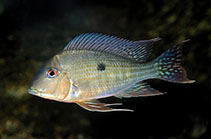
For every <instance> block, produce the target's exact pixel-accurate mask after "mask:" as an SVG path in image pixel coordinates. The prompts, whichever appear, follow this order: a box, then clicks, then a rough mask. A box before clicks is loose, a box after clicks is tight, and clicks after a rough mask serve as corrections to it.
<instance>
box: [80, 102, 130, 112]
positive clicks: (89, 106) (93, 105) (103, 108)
mask: <svg viewBox="0 0 211 139" xmlns="http://www.w3.org/2000/svg"><path fill="white" fill-rule="evenodd" d="M77 104H78V105H79V106H81V107H83V108H84V109H86V110H89V111H97V112H111V111H130V112H133V110H130V109H116V108H111V107H109V106H114V105H122V103H113V104H106V103H102V102H100V101H98V100H89V101H81V102H77Z"/></svg>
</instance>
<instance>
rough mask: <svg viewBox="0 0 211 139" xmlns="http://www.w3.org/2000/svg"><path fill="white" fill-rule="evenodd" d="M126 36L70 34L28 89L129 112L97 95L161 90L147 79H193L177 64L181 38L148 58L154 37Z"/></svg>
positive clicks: (85, 105)
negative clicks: (130, 38) (72, 37)
mask: <svg viewBox="0 0 211 139" xmlns="http://www.w3.org/2000/svg"><path fill="white" fill-rule="evenodd" d="M159 40H161V38H154V39H151V40H141V41H130V40H126V39H122V38H118V37H114V36H109V35H103V34H96V33H86V34H81V35H80V36H77V37H75V38H74V39H73V40H71V41H70V42H69V43H68V44H67V46H66V47H65V48H64V50H62V51H61V52H59V53H58V54H56V55H55V56H54V57H52V58H51V59H50V60H49V61H47V62H46V63H45V64H44V65H43V66H42V67H41V68H40V70H39V71H38V73H37V75H36V76H35V77H34V79H33V81H32V83H31V85H30V87H29V93H30V94H33V95H36V96H40V97H43V98H46V99H52V100H56V101H60V102H66V103H77V104H78V105H80V106H81V107H83V108H85V109H87V110H90V111H100V112H109V111H132V110H129V109H116V108H111V107H109V106H113V105H121V103H113V104H106V103H102V102H100V101H98V99H100V98H106V97H111V96H114V97H117V98H130V97H141V96H154V95H162V94H164V93H162V92H160V91H158V90H155V89H153V88H151V87H150V86H149V85H148V84H147V83H146V82H143V81H144V80H147V79H161V80H166V81H169V82H175V83H193V82H194V80H189V79H188V78H187V77H186V72H185V70H184V69H183V68H182V66H181V65H180V61H181V46H182V45H183V44H184V43H185V42H187V41H188V40H186V41H183V42H180V43H178V44H176V45H175V46H173V47H172V48H170V49H169V50H167V51H166V52H164V53H163V54H162V55H160V56H159V57H158V58H156V59H154V60H152V61H149V57H150V54H151V50H152V45H153V43H154V42H157V41H159Z"/></svg>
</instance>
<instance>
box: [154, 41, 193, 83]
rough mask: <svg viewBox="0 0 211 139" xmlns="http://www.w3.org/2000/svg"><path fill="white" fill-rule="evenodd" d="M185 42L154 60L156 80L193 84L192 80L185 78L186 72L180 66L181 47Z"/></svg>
mask: <svg viewBox="0 0 211 139" xmlns="http://www.w3.org/2000/svg"><path fill="white" fill-rule="evenodd" d="M187 41H189V40H185V41H183V42H180V43H178V44H177V45H175V46H173V47H172V48H170V49H168V50H167V51H166V52H164V53H163V54H162V55H160V56H159V57H158V58H157V59H155V66H156V68H157V71H158V78H160V79H162V80H166V81H169V82H176V83H193V82H194V80H189V79H188V78H187V75H186V71H185V69H184V68H183V67H182V66H181V64H180V61H181V46H182V45H183V44H184V43H185V42H187Z"/></svg>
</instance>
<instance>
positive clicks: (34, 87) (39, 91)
mask: <svg viewBox="0 0 211 139" xmlns="http://www.w3.org/2000/svg"><path fill="white" fill-rule="evenodd" d="M70 85H71V84H70V79H69V78H68V75H67V73H66V72H65V71H64V70H63V69H62V68H61V66H60V64H59V63H58V61H55V60H53V59H52V60H50V61H48V62H47V63H46V64H44V65H43V66H41V67H40V69H39V70H38V72H37V74H36V75H35V77H34V79H33V80H32V82H31V84H30V87H29V89H28V92H29V94H32V95H36V96H39V97H42V98H46V99H51V100H56V101H62V100H64V99H65V98H66V97H67V95H68V93H69V89H70Z"/></svg>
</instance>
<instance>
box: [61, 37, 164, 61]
mask: <svg viewBox="0 0 211 139" xmlns="http://www.w3.org/2000/svg"><path fill="white" fill-rule="evenodd" d="M159 40H161V38H154V39H150V40H142V41H130V40H126V39H123V38H118V37H114V36H110V35H103V34H97V33H85V34H81V35H79V36H77V37H75V38H74V39H73V40H71V41H70V42H69V43H68V44H67V46H66V47H65V48H64V50H92V51H100V52H107V53H111V54H114V55H119V56H122V57H125V58H130V59H134V60H135V61H137V62H146V61H147V60H148V58H149V56H150V54H151V50H152V44H153V43H154V42H157V41H159Z"/></svg>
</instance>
